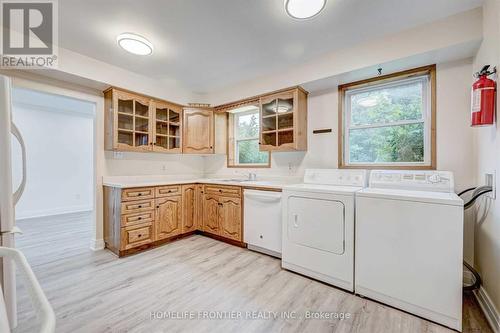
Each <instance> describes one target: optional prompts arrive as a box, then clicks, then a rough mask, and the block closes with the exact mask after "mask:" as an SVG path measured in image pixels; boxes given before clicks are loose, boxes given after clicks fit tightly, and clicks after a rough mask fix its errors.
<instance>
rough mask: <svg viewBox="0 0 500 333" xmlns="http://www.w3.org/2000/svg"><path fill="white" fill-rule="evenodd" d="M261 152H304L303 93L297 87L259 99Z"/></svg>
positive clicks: (304, 121)
mask: <svg viewBox="0 0 500 333" xmlns="http://www.w3.org/2000/svg"><path fill="white" fill-rule="evenodd" d="M260 128H261V130H260V141H259V148H260V150H261V151H300V150H307V92H306V91H305V90H303V89H302V88H300V87H296V88H293V89H290V90H288V91H283V92H279V93H276V94H272V95H267V96H263V97H261V98H260Z"/></svg>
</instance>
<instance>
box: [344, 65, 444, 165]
mask: <svg viewBox="0 0 500 333" xmlns="http://www.w3.org/2000/svg"><path fill="white" fill-rule="evenodd" d="M434 94H435V66H429V67H425V68H419V69H415V70H410V71H406V72H401V73H396V74H391V75H386V76H383V77H379V78H375V79H370V80H366V81H362V82H355V83H351V84H346V85H342V86H340V87H339V96H340V104H339V105H340V108H339V119H340V120H341V121H340V126H341V128H340V130H339V153H340V154H339V167H343V168H388V169H389V168H408V169H434V168H435V131H434V119H435V105H434V103H435V102H434V101H435V97H434Z"/></svg>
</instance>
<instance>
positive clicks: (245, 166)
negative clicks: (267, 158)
mask: <svg viewBox="0 0 500 333" xmlns="http://www.w3.org/2000/svg"><path fill="white" fill-rule="evenodd" d="M227 167H228V168H240V169H262V168H270V167H271V165H270V164H245V165H241V164H238V165H228V166H227Z"/></svg>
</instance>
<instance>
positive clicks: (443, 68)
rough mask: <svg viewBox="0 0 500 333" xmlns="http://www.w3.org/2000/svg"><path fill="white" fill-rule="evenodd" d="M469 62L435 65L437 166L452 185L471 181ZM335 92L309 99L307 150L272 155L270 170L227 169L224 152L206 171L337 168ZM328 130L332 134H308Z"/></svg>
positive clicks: (211, 160) (208, 160)
mask: <svg viewBox="0 0 500 333" xmlns="http://www.w3.org/2000/svg"><path fill="white" fill-rule="evenodd" d="M471 70H472V64H471V60H470V59H469V60H462V61H456V62H452V63H446V64H440V65H438V66H437V123H436V126H437V167H438V169H441V170H450V171H453V172H454V173H455V177H456V188H457V189H462V188H464V187H467V186H469V185H472V184H474V176H475V175H474V165H473V163H474V162H473V158H472V156H473V151H474V150H473V142H472V141H473V131H472V130H471V128H470V127H469V118H470V114H469V104H470V102H469V95H470V91H469V89H470V85H469V83H470V77H471ZM337 115H338V93H337V89H333V90H330V91H327V92H323V93H321V94H311V95H310V96H309V98H308V129H307V131H308V150H307V152H294V153H273V154H272V159H271V168H269V169H253V170H250V169H239V168H238V169H234V168H227V167H226V158H225V156H210V157H206V163H205V172H206V173H207V174H217V175H223V174H225V175H228V174H234V173H248V172H249V171H252V172H256V173H257V174H258V175H273V176H278V175H297V176H301V175H302V174H303V171H304V169H306V168H337V167H338V165H337V163H338V162H337V159H338V158H337V156H338V148H337V147H338V146H337V143H338V138H337V135H338V131H337V128H338V125H337V124H338V123H337V117H338V116H337ZM323 128H331V129H332V130H333V132H332V133H326V134H312V131H313V130H315V129H323Z"/></svg>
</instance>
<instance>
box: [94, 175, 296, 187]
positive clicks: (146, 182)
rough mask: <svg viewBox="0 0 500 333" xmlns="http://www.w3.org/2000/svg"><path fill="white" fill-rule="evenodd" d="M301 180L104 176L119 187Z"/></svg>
mask: <svg viewBox="0 0 500 333" xmlns="http://www.w3.org/2000/svg"><path fill="white" fill-rule="evenodd" d="M299 182H301V178H299V177H266V178H260V177H258V180H256V181H249V180H246V179H245V178H239V177H234V176H227V177H220V176H219V177H214V178H211V177H203V176H199V175H198V176H197V175H168V176H107V177H103V185H104V186H109V187H117V188H134V187H149V186H164V185H178V184H193V183H203V184H217V185H232V186H242V187H261V188H270V189H281V188H283V186H286V185H290V184H296V183H299Z"/></svg>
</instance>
